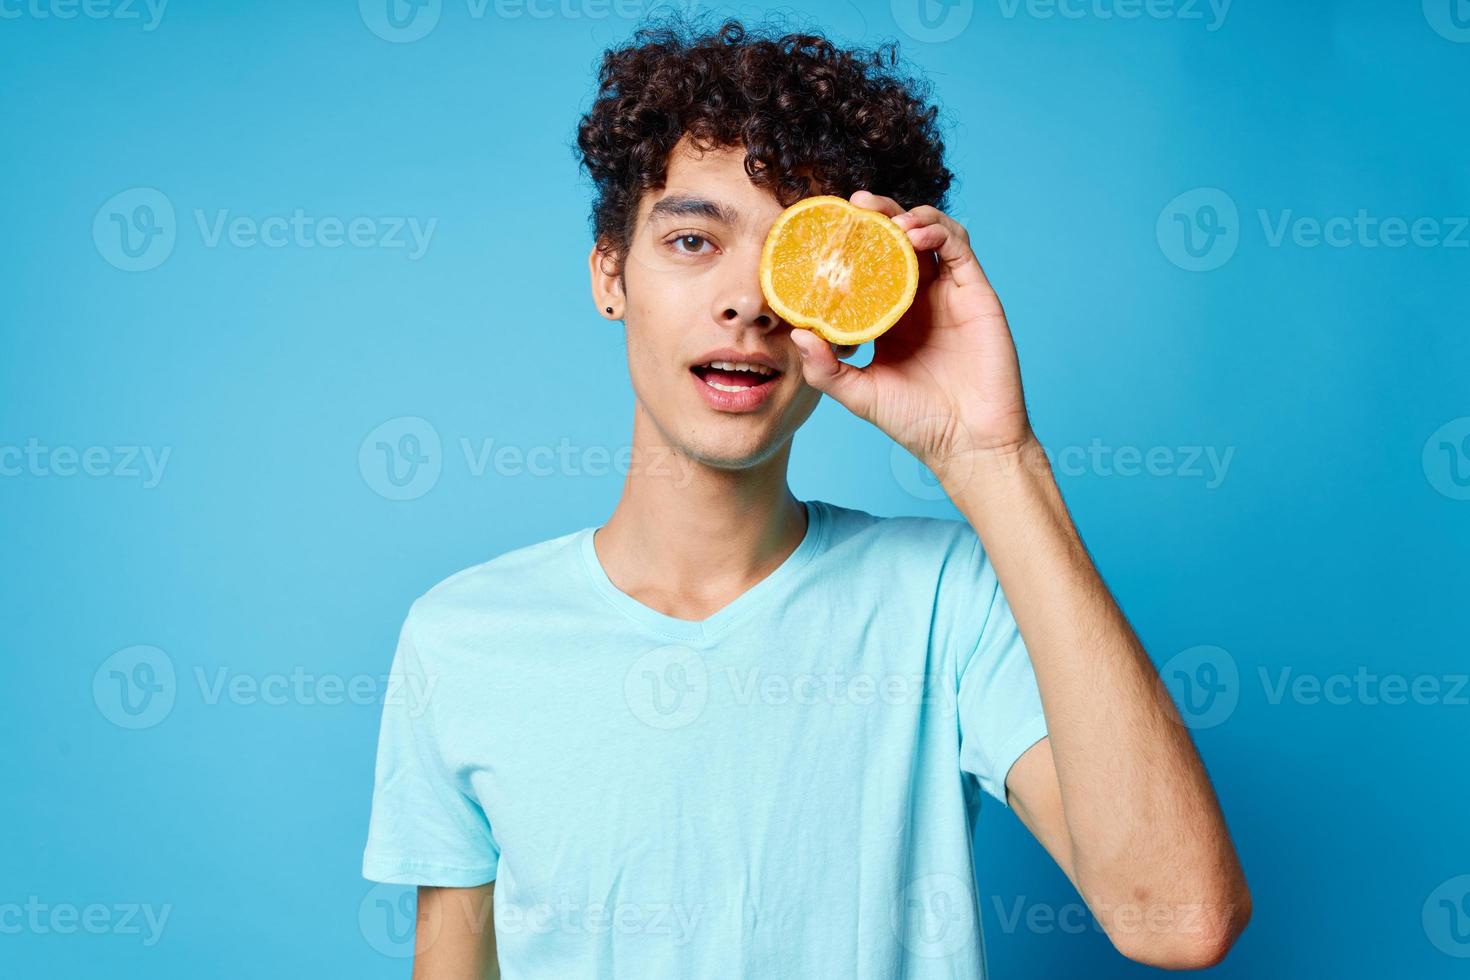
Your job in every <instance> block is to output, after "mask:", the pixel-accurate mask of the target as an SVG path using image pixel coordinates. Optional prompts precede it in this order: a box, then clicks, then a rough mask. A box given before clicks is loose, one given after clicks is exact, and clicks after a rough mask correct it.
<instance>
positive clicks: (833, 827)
mask: <svg viewBox="0 0 1470 980" xmlns="http://www.w3.org/2000/svg"><path fill="white" fill-rule="evenodd" d="M806 508H807V515H808V523H807V532H806V535H805V537H804V538H803V540H802V542H801V544H800V546H799V547H797V549H796V550H795V551H794V552H793V553H792V554H791V555H790V556H789V557H788V558H787V559H786V561H785V562H784V563H783V564H781V565H780V566H779V567H778V568H777V569H776V570H775V571H774V572H772V573H771V574H770V575H768V576H767V577H766V578H764V579H762V580H761V581H760V582H759V583H757V584H756V585H755V586H754V587H752V588H750V589H749V590H747V591H746V592H745V593H743V594H742V595H741V596H739V597H738V598H737V599H735V600H734V601H733V602H732V603H730V604H729V605H727V606H725V607H724V608H723V609H721V610H720V611H719V612H717V613H715V614H714V615H713V616H710V617H709V618H708V619H705V620H702V621H699V622H694V621H689V620H681V619H676V618H674V617H671V616H667V615H664V614H662V613H660V612H657V611H655V610H653V609H651V608H649V607H647V606H645V605H643V604H642V603H640V602H638V601H637V600H635V599H634V598H632V597H631V596H629V595H627V594H626V593H624V592H621V591H619V590H618V588H617V587H616V586H614V585H613V584H612V582H611V580H610V579H609V578H608V577H607V575H606V573H605V572H604V570H603V569H602V566H601V564H600V562H599V561H598V559H597V554H596V552H595V550H594V549H593V547H592V534H593V531H594V530H595V529H594V528H591V527H588V528H583V529H582V530H579V531H574V532H572V533H570V534H566V535H563V536H561V537H557V538H554V539H551V540H549V541H543V542H540V543H538V544H534V545H530V546H527V547H523V548H520V549H517V550H514V551H511V552H508V553H506V554H503V555H501V556H499V557H497V558H495V559H494V560H492V561H488V562H485V563H484V564H481V565H476V566H474V567H472V568H469V569H466V570H464V571H462V572H459V573H458V574H456V575H453V576H450V577H449V578H448V579H445V580H444V581H443V582H441V583H440V584H438V585H437V586H435V587H434V588H432V589H430V590H429V591H428V592H427V593H425V594H424V595H423V596H422V597H420V598H419V599H418V600H417V601H416V602H414V604H413V606H412V608H411V609H410V611H409V614H408V617H407V619H406V621H405V623H404V625H403V630H402V632H401V634H400V637H399V641H398V649H397V653H396V655H395V657H394V661H393V667H392V671H391V678H392V679H393V683H392V684H390V686H389V688H388V692H389V694H390V696H389V697H387V698H385V704H384V708H383V719H382V728H381V732H380V739H379V745H378V758H377V772H376V787H375V791H374V796H373V806H372V818H371V824H370V827H369V831H368V842H367V849H366V852H365V855H364V859H363V875H364V876H365V877H366V878H368V879H371V880H374V881H383V882H396V883H405V884H419V885H444V886H451V887H469V886H474V885H480V884H483V883H485V882H487V881H490V880H491V879H494V880H495V882H496V885H495V900H494V914H495V933H496V942H497V945H498V948H499V959H500V968H501V971H502V975H503V976H504V977H505V978H506V980H577V978H594V977H595V978H624V977H626V978H634V980H661V978H668V980H695V978H704V977H712V978H714V977H717V978H726V977H740V978H744V980H776V978H783V980H784V978H792V980H798V978H799V980H811V978H813V977H842V978H844V980H847V978H851V980H892V978H898V977H903V978H907V980H938V978H944V980H959V978H964V980H974V978H976V977H983V976H984V975H985V967H984V963H985V954H984V947H983V943H982V938H981V934H980V916H979V907H980V906H979V902H978V899H977V889H976V883H975V879H974V871H973V865H972V861H971V845H970V841H971V831H972V828H973V821H974V819H975V816H976V814H977V813H978V809H979V803H980V794H979V790H984V791H985V792H986V793H988V794H990V795H991V796H993V797H995V798H996V799H997V800H1000V801H1001V803H1002V804H1004V803H1005V777H1006V773H1007V771H1008V770H1009V769H1010V767H1011V764H1012V763H1013V762H1015V760H1016V759H1017V758H1018V757H1019V756H1020V755H1021V754H1022V753H1023V752H1024V751H1025V750H1026V749H1027V748H1029V747H1030V746H1031V745H1033V744H1034V743H1036V742H1037V741H1038V740H1039V739H1041V738H1043V737H1045V735H1046V721H1045V718H1044V717H1043V716H1042V710H1041V700H1040V697H1039V695H1038V691H1037V686H1036V680H1035V676H1034V674H1033V673H1032V668H1031V662H1030V659H1029V657H1028V655H1027V653H1026V649H1025V646H1024V644H1023V643H1022V640H1021V635H1020V633H1019V632H1018V631H1017V628H1016V623H1015V620H1014V618H1013V617H1012V615H1011V610H1010V606H1009V605H1008V603H1007V602H1006V599H1005V596H1004V594H1003V593H1002V592H1001V591H1000V588H999V584H998V581H997V579H996V576H995V573H994V571H993V569H992V567H991V565H990V563H989V561H988V560H987V558H986V555H985V552H984V549H983V547H982V546H981V545H980V540H979V538H978V536H977V535H976V534H975V532H974V530H973V529H972V528H971V527H970V525H969V524H968V523H966V522H964V521H957V520H945V519H939V518H931V517H891V518H883V517H875V516H874V515H872V514H869V513H866V512H864V511H861V510H855V509H851V508H846V507H841V506H838V505H835V504H831V503H826V502H823V501H819V500H811V501H807V502H806ZM395 692H397V696H392V695H394V693H395Z"/></svg>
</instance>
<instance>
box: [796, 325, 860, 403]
mask: <svg viewBox="0 0 1470 980" xmlns="http://www.w3.org/2000/svg"><path fill="white" fill-rule="evenodd" d="M791 342H792V343H794V344H795V345H796V348H797V351H798V352H799V353H800V354H801V374H802V377H803V378H805V379H806V383H807V384H809V385H811V386H812V387H813V388H815V389H817V390H818V391H820V392H822V393H823V394H826V395H831V396H832V397H833V398H835V399H837V401H839V402H841V403H842V404H843V405H844V406H845V407H846V408H847V409H848V410H849V411H851V412H852V413H853V414H854V415H857V416H859V417H860V418H864V419H867V420H868V421H870V422H871V421H872V414H871V409H872V391H871V386H872V379H871V378H869V377H867V376H866V375H865V374H864V373H863V369H862V368H858V367H853V366H852V365H851V364H848V363H846V362H844V361H842V360H841V359H839V358H838V357H837V355H836V353H834V352H833V350H832V345H831V344H830V343H828V342H827V341H826V340H824V339H822V338H821V337H819V336H817V335H816V334H814V333H812V332H811V331H810V330H805V329H802V328H800V327H793V328H792V330H791Z"/></svg>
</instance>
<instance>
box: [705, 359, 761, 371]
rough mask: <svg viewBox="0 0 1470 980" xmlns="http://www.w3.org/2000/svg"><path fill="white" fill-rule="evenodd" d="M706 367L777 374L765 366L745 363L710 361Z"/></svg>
mask: <svg viewBox="0 0 1470 980" xmlns="http://www.w3.org/2000/svg"><path fill="white" fill-rule="evenodd" d="M705 367H712V368H718V369H719V370H721V371H754V372H755V373H756V374H775V373H776V372H775V370H774V369H772V368H768V367H766V366H765V365H764V364H748V363H746V362H745V361H710V362H709V363H708V364H706V365H705Z"/></svg>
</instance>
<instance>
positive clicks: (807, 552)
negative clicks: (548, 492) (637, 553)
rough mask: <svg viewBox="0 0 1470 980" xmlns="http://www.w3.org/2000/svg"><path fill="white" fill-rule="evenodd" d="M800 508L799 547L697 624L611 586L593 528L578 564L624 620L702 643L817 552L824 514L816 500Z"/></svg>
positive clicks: (587, 530) (779, 586) (782, 584)
mask: <svg viewBox="0 0 1470 980" xmlns="http://www.w3.org/2000/svg"><path fill="white" fill-rule="evenodd" d="M802 504H803V506H805V507H806V521H807V523H806V534H805V535H804V536H803V537H802V539H801V543H800V544H798V545H797V546H796V550H795V551H793V552H792V553H791V554H789V555H787V556H786V560H785V561H783V562H782V563H781V564H780V565H778V566H776V568H775V570H774V571H772V572H771V573H770V574H769V575H767V576H766V577H765V578H763V579H761V580H760V581H759V582H757V583H755V585H752V586H751V587H750V588H748V589H746V590H745V591H744V592H742V593H740V595H738V596H736V597H735V598H734V599H733V600H731V601H730V602H728V603H726V604H725V605H724V606H723V607H722V608H721V609H719V610H718V611H717V612H715V613H713V614H712V615H710V616H707V617H706V618H704V619H700V620H691V619H678V618H676V617H674V616H669V615H666V614H664V613H661V612H659V611H658V610H657V609H653V608H650V607H649V606H645V605H644V604H643V603H641V602H639V601H638V600H637V599H635V598H633V597H632V596H630V595H628V594H627V593H626V592H624V591H622V590H621V589H619V588H618V587H617V586H616V585H614V584H613V583H612V579H610V578H608V576H607V572H606V571H605V570H604V569H603V567H602V562H601V561H600V560H598V557H597V549H596V548H595V547H593V544H592V536H593V534H594V533H596V531H597V530H598V528H597V527H587V528H583V529H582V531H581V532H580V539H581V540H580V541H579V542H578V550H579V551H580V552H581V555H582V564H583V566H584V567H585V568H586V570H587V576H588V578H589V579H590V580H591V582H592V587H593V588H594V589H596V590H597V591H598V592H599V593H601V594H602V595H603V597H604V598H606V599H607V600H608V601H609V602H611V603H612V604H613V605H614V606H616V607H617V608H618V609H619V610H620V611H621V612H623V613H624V614H625V615H626V616H628V617H629V618H631V619H633V620H634V621H635V622H637V623H639V624H640V625H643V626H645V627H647V628H648V629H650V630H652V631H653V632H655V633H658V634H660V635H662V636H665V637H668V638H670V639H674V640H684V641H690V640H706V639H710V638H712V637H714V636H715V635H716V634H718V633H719V632H720V631H721V630H723V629H725V628H726V627H727V626H729V625H730V624H731V623H732V622H734V621H735V620H736V619H738V618H739V617H741V616H744V615H745V614H746V613H747V612H749V611H750V610H752V609H754V608H756V607H757V606H759V605H761V604H763V603H765V602H766V601H768V600H769V598H770V597H771V596H774V595H777V594H779V593H780V591H781V589H783V588H785V587H786V586H787V585H788V584H789V583H790V581H791V578H792V577H793V576H794V575H796V574H797V573H798V572H799V571H800V570H801V568H802V566H804V565H805V564H806V563H807V562H808V561H810V560H811V558H812V556H813V555H815V554H816V553H817V552H818V551H820V550H821V548H822V543H823V538H824V537H825V535H826V530H827V513H826V510H825V508H824V507H823V506H822V503H821V501H819V500H804V501H802Z"/></svg>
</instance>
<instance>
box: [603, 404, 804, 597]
mask: <svg viewBox="0 0 1470 980" xmlns="http://www.w3.org/2000/svg"><path fill="white" fill-rule="evenodd" d="M640 414H641V413H640ZM639 422H642V423H643V424H639ZM639 422H635V424H634V440H633V441H634V446H633V459H632V465H631V466H630V467H629V470H628V475H627V478H626V479H625V480H624V482H623V494H622V497H621V499H619V501H618V505H617V507H616V508H615V509H614V511H613V513H612V516H611V517H610V518H608V520H607V523H606V524H605V525H603V526H602V527H601V528H600V529H599V530H598V531H597V533H596V535H595V536H594V538H593V547H594V548H595V549H596V552H597V558H598V561H599V562H601V564H602V567H603V570H604V571H605V572H606V573H607V577H608V578H609V579H611V580H612V583H613V584H614V585H615V586H617V587H618V589H619V590H621V591H622V592H625V593H627V594H628V595H630V596H632V597H633V598H634V599H637V600H638V601H639V602H641V603H643V604H644V605H645V606H648V607H649V608H651V609H655V610H657V611H659V612H661V613H664V614H665V615H668V616H673V617H675V618H677V619H687V620H702V619H706V618H708V617H709V616H711V615H713V614H714V613H716V612H718V611H719V610H720V609H722V608H724V607H725V606H727V605H729V604H730V603H731V602H732V601H734V600H735V599H736V598H737V597H739V596H740V595H741V594H743V593H744V592H746V591H747V590H748V589H750V588H751V587H752V586H754V585H755V584H756V583H757V582H759V581H761V580H762V579H764V578H765V577H766V576H767V575H769V574H770V573H771V572H773V571H775V570H776V568H778V567H779V566H780V565H781V563H782V562H783V561H785V560H786V559H787V558H788V557H790V555H791V553H792V552H793V551H795V550H796V548H797V547H798V546H799V545H800V544H801V541H802V538H803V537H804V536H805V534H806V524H807V518H806V508H805V506H804V505H803V504H802V502H801V501H799V500H797V499H796V497H795V496H793V495H792V493H791V490H790V488H788V487H787V485H786V467H787V461H788V459H789V456H790V452H791V443H790V441H789V440H788V441H787V443H786V444H785V445H784V446H783V447H781V449H780V450H779V451H778V452H777V453H776V454H774V455H772V456H771V457H770V458H769V459H767V460H764V461H763V462H761V463H759V464H757V465H755V466H751V467H746V468H742V469H735V470H732V469H722V468H719V467H714V466H710V465H708V464H706V463H702V462H700V461H699V460H697V459H692V458H690V457H689V456H687V455H684V454H681V453H678V452H677V451H676V450H674V449H672V448H669V447H667V446H666V445H665V444H664V443H665V442H666V440H662V439H661V438H655V437H654V436H655V434H656V430H655V429H654V427H653V426H652V425H651V424H649V423H648V422H647V420H646V419H640V420H639Z"/></svg>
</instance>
